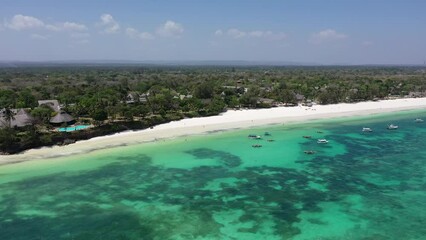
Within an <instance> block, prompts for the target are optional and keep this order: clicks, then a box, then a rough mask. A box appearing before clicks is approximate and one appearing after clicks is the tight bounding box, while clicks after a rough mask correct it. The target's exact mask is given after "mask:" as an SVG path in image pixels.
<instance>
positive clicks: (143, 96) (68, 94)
mask: <svg viewBox="0 0 426 240" xmlns="http://www.w3.org/2000/svg"><path fill="white" fill-rule="evenodd" d="M425 92H426V68H425V67H414V66H413V67H408V66H399V67H397V66H395V67H390V66H387V67H385V66H350V67H349V66H347V67H331V66H327V67H326V66H324V67H321V66H318V67H272V66H253V67H241V66H235V67H233V66H124V65H123V66H77V65H75V66H71V65H64V66H61V65H58V66H50V67H34V66H33V67H18V68H2V69H0V109H1V110H2V115H3V121H6V123H4V124H3V127H2V128H0V151H2V152H5V153H6V152H8V153H15V152H18V151H21V150H23V149H28V148H32V147H38V146H44V145H53V144H58V143H66V142H67V141H68V142H69V141H71V142H72V141H73V140H78V139H86V138H90V137H93V136H99V135H104V134H108V133H113V132H118V131H123V130H127V129H143V128H147V127H151V126H153V125H156V124H159V123H164V122H168V121H172V120H178V119H182V118H187V117H199V116H209V115H216V114H219V113H221V112H223V111H226V110H227V109H235V108H266V107H275V106H288V107H291V106H295V105H297V104H312V103H317V104H333V103H339V102H358V101H367V100H378V99H386V98H397V97H423V96H425ZM53 99H54V100H58V102H59V103H60V107H61V111H65V112H67V113H68V114H70V115H71V116H73V117H74V118H75V120H76V121H77V122H78V123H84V124H91V125H93V126H94V127H93V128H90V129H88V130H85V131H76V132H72V133H67V132H57V131H53V129H54V127H55V126H53V125H52V124H51V122H49V120H50V119H51V118H52V117H54V116H55V115H56V114H58V113H57V112H55V111H54V110H52V109H51V108H49V107H46V106H44V105H40V104H39V103H38V101H39V100H53ZM12 109H26V111H27V112H28V113H30V114H31V116H32V117H33V121H32V122H31V124H28V126H25V127H20V128H18V127H12V126H8V124H7V122H9V123H10V121H11V119H13V117H14V116H13V115H14V113H16V110H15V112H14V111H12ZM9 125H10V124H9ZM62 125H66V124H65V123H64V124H62ZM56 127H57V126H56Z"/></svg>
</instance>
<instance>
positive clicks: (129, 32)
mask: <svg viewBox="0 0 426 240" xmlns="http://www.w3.org/2000/svg"><path fill="white" fill-rule="evenodd" d="M138 33H139V32H138V30H136V29H134V28H127V29H126V35H127V36H129V37H132V38H133V37H136V36H137V35H138Z"/></svg>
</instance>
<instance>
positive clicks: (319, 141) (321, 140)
mask: <svg viewBox="0 0 426 240" xmlns="http://www.w3.org/2000/svg"><path fill="white" fill-rule="evenodd" d="M317 143H328V140H327V139H318V141H317Z"/></svg>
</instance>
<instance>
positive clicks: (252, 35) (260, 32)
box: [248, 31, 264, 37]
mask: <svg viewBox="0 0 426 240" xmlns="http://www.w3.org/2000/svg"><path fill="white" fill-rule="evenodd" d="M248 35H249V36H250V37H263V36H264V33H263V32H262V31H252V32H249V33H248Z"/></svg>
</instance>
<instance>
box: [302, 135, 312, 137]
mask: <svg viewBox="0 0 426 240" xmlns="http://www.w3.org/2000/svg"><path fill="white" fill-rule="evenodd" d="M303 138H312V136H307V135H305V136H303Z"/></svg>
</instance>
